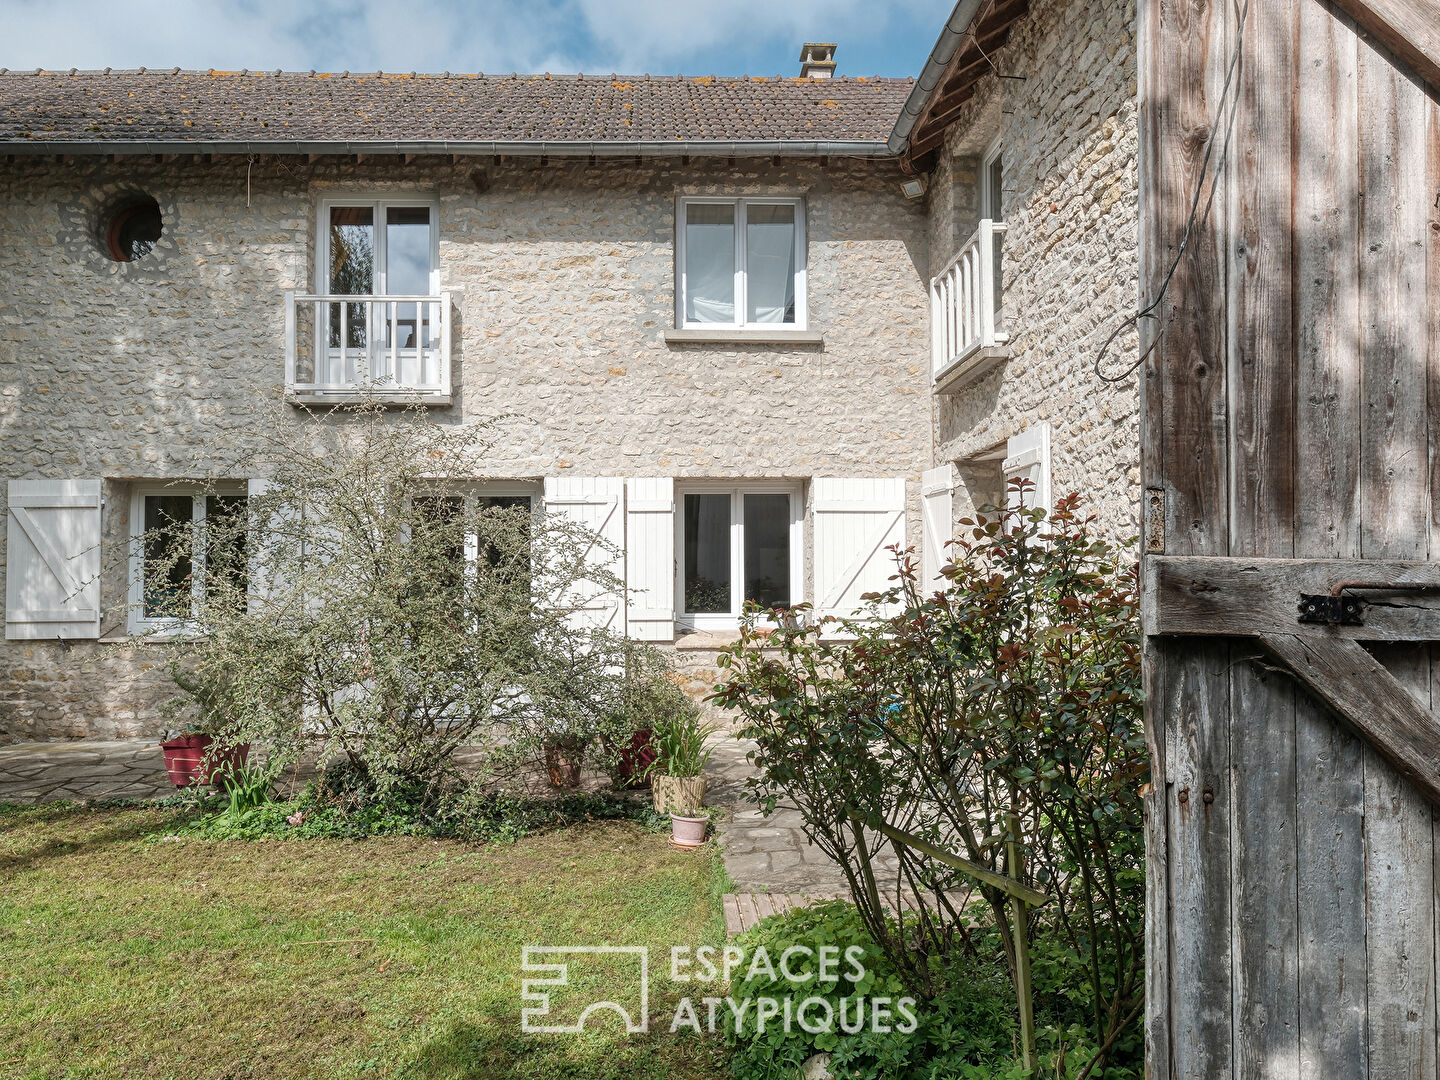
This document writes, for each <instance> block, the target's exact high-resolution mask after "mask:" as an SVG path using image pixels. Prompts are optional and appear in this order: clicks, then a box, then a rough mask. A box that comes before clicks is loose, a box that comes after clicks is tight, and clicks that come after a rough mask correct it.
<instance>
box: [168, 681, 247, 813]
mask: <svg viewBox="0 0 1440 1080" xmlns="http://www.w3.org/2000/svg"><path fill="white" fill-rule="evenodd" d="M170 677H171V678H172V679H173V680H174V681H175V685H176V686H178V687H179V688H180V691H181V696H180V697H179V698H177V699H175V700H174V701H171V702H169V703H167V705H166V710H167V711H168V712H170V713H171V714H172V715H173V714H174V713H177V712H185V713H190V714H191V715H192V716H193V717H194V718H193V719H192V720H190V721H189V722H187V723H185V724H184V725H182V726H181V727H180V729H179V730H178V731H173V732H171V733H170V735H169V737H168V738H166V739H165V740H164V741H163V742H162V743H161V744H160V753H161V754H162V755H164V758H165V771H166V772H167V773H169V774H170V782H171V783H172V784H174V785H175V786H176V787H177V788H185V787H190V786H191V785H193V784H215V783H217V782H218V780H217V777H218V776H219V774H220V773H221V772H222V771H223V770H225V769H231V770H234V769H238V768H242V767H243V766H244V765H245V763H246V761H247V760H248V758H249V755H250V744H249V743H244V742H229V741H227V740H225V739H223V738H221V739H219V741H218V743H217V737H218V736H220V735H222V733H223V732H224V731H225V730H226V728H227V727H228V726H229V725H228V724H227V717H226V708H225V696H226V690H227V689H228V687H227V686H225V685H222V684H221V682H219V681H217V680H213V679H207V678H202V677H200V676H197V675H196V674H194V673H192V672H191V671H189V670H187V669H186V668H185V667H183V666H182V665H181V664H180V663H178V662H176V661H171V663H170Z"/></svg>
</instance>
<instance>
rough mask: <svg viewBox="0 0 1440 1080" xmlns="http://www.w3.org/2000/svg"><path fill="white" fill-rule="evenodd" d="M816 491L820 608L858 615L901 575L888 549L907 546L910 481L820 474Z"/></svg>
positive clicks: (822, 612)
mask: <svg viewBox="0 0 1440 1080" xmlns="http://www.w3.org/2000/svg"><path fill="white" fill-rule="evenodd" d="M814 495H815V560H814V565H815V597H816V608H817V610H818V613H819V614H820V615H838V616H853V615H855V614H856V613H858V612H859V611H860V608H861V606H862V603H863V602H862V601H861V599H860V597H861V596H863V595H864V594H865V593H867V592H879V591H880V590H883V589H886V588H889V586H890V577H891V576H892V575H893V574H894V573H895V557H894V555H892V554H891V553H890V552H889V551H887V550H886V548H888V547H891V546H896V545H898V546H900V547H902V548H903V547H904V545H905V479H904V477H893V478H892V477H887V478H883V479H873V480H870V479H834V478H831V477H816V479H815V482H814Z"/></svg>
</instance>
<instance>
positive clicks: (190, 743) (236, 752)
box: [160, 735, 250, 788]
mask: <svg viewBox="0 0 1440 1080" xmlns="http://www.w3.org/2000/svg"><path fill="white" fill-rule="evenodd" d="M214 742H215V740H214V738H213V737H211V736H209V735H178V736H176V737H175V738H173V739H167V740H166V741H165V742H162V743H161V744H160V752H161V753H162V754H164V755H165V771H166V772H168V773H169V774H170V782H171V783H172V784H174V785H175V786H176V787H177V788H183V787H190V786H191V785H192V784H213V783H215V777H216V774H217V773H219V772H220V771H221V770H223V769H224V768H225V767H226V766H230V767H232V768H237V769H238V768H240V767H241V766H242V765H244V764H245V762H246V760H247V759H248V758H249V756H250V744H249V743H240V744H239V745H237V746H230V747H226V748H225V749H224V750H222V751H220V752H219V753H217V754H215V755H213V756H212V757H211V759H210V762H209V765H208V767H207V765H206V760H205V758H206V755H207V754H209V752H210V746H211V744H213V743H214Z"/></svg>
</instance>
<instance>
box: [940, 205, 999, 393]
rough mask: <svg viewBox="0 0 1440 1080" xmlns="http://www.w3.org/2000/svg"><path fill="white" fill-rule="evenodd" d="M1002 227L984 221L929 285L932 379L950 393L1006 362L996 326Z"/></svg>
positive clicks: (995, 223)
mask: <svg viewBox="0 0 1440 1080" xmlns="http://www.w3.org/2000/svg"><path fill="white" fill-rule="evenodd" d="M1004 235H1005V223H1004V222H1003V221H991V220H990V219H988V218H987V219H985V220H983V221H981V222H980V225H979V227H978V228H977V229H976V230H975V232H974V234H973V235H972V236H971V237H970V239H969V240H967V241H965V243H964V244H963V245H962V246H961V248H960V251H959V252H958V253H957V254H956V256H955V258H954V259H952V260H951V261H950V263H949V264H948V265H947V266H946V267H945V269H944V270H942V271H941V272H940V273H939V274H937V275H935V278H934V279H933V280H932V281H931V282H930V336H931V376H932V378H933V381H934V387H935V392H936V393H947V392H950V391H952V390H954V389H956V388H957V387H959V386H960V385H962V384H963V383H966V382H968V381H969V380H970V379H971V378H973V377H974V376H976V375H979V374H980V373H981V372H982V371H984V370H988V369H989V368H990V367H991V366H993V365H994V364H995V363H997V362H999V361H1000V360H1003V359H1005V358H1006V357H1008V356H1009V350H1008V349H1007V348H1006V345H1007V343H1008V342H1009V340H1010V335H1009V334H1007V333H1006V332H1005V331H1004V329H1003V328H1002V325H1001V321H1000V310H1001V303H1000V301H1001V293H1000V248H1001V242H1002V240H1003V238H1004Z"/></svg>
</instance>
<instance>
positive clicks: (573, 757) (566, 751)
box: [545, 735, 585, 791]
mask: <svg viewBox="0 0 1440 1080" xmlns="http://www.w3.org/2000/svg"><path fill="white" fill-rule="evenodd" d="M584 761H585V741H584V740H583V739H581V738H580V736H578V735H559V736H555V737H552V738H549V739H546V740H545V771H546V773H548V774H549V777H550V786H551V787H557V788H567V789H569V790H571V791H573V790H575V789H576V788H578V787H579V786H580V766H581V765H582V764H583V763H584Z"/></svg>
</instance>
